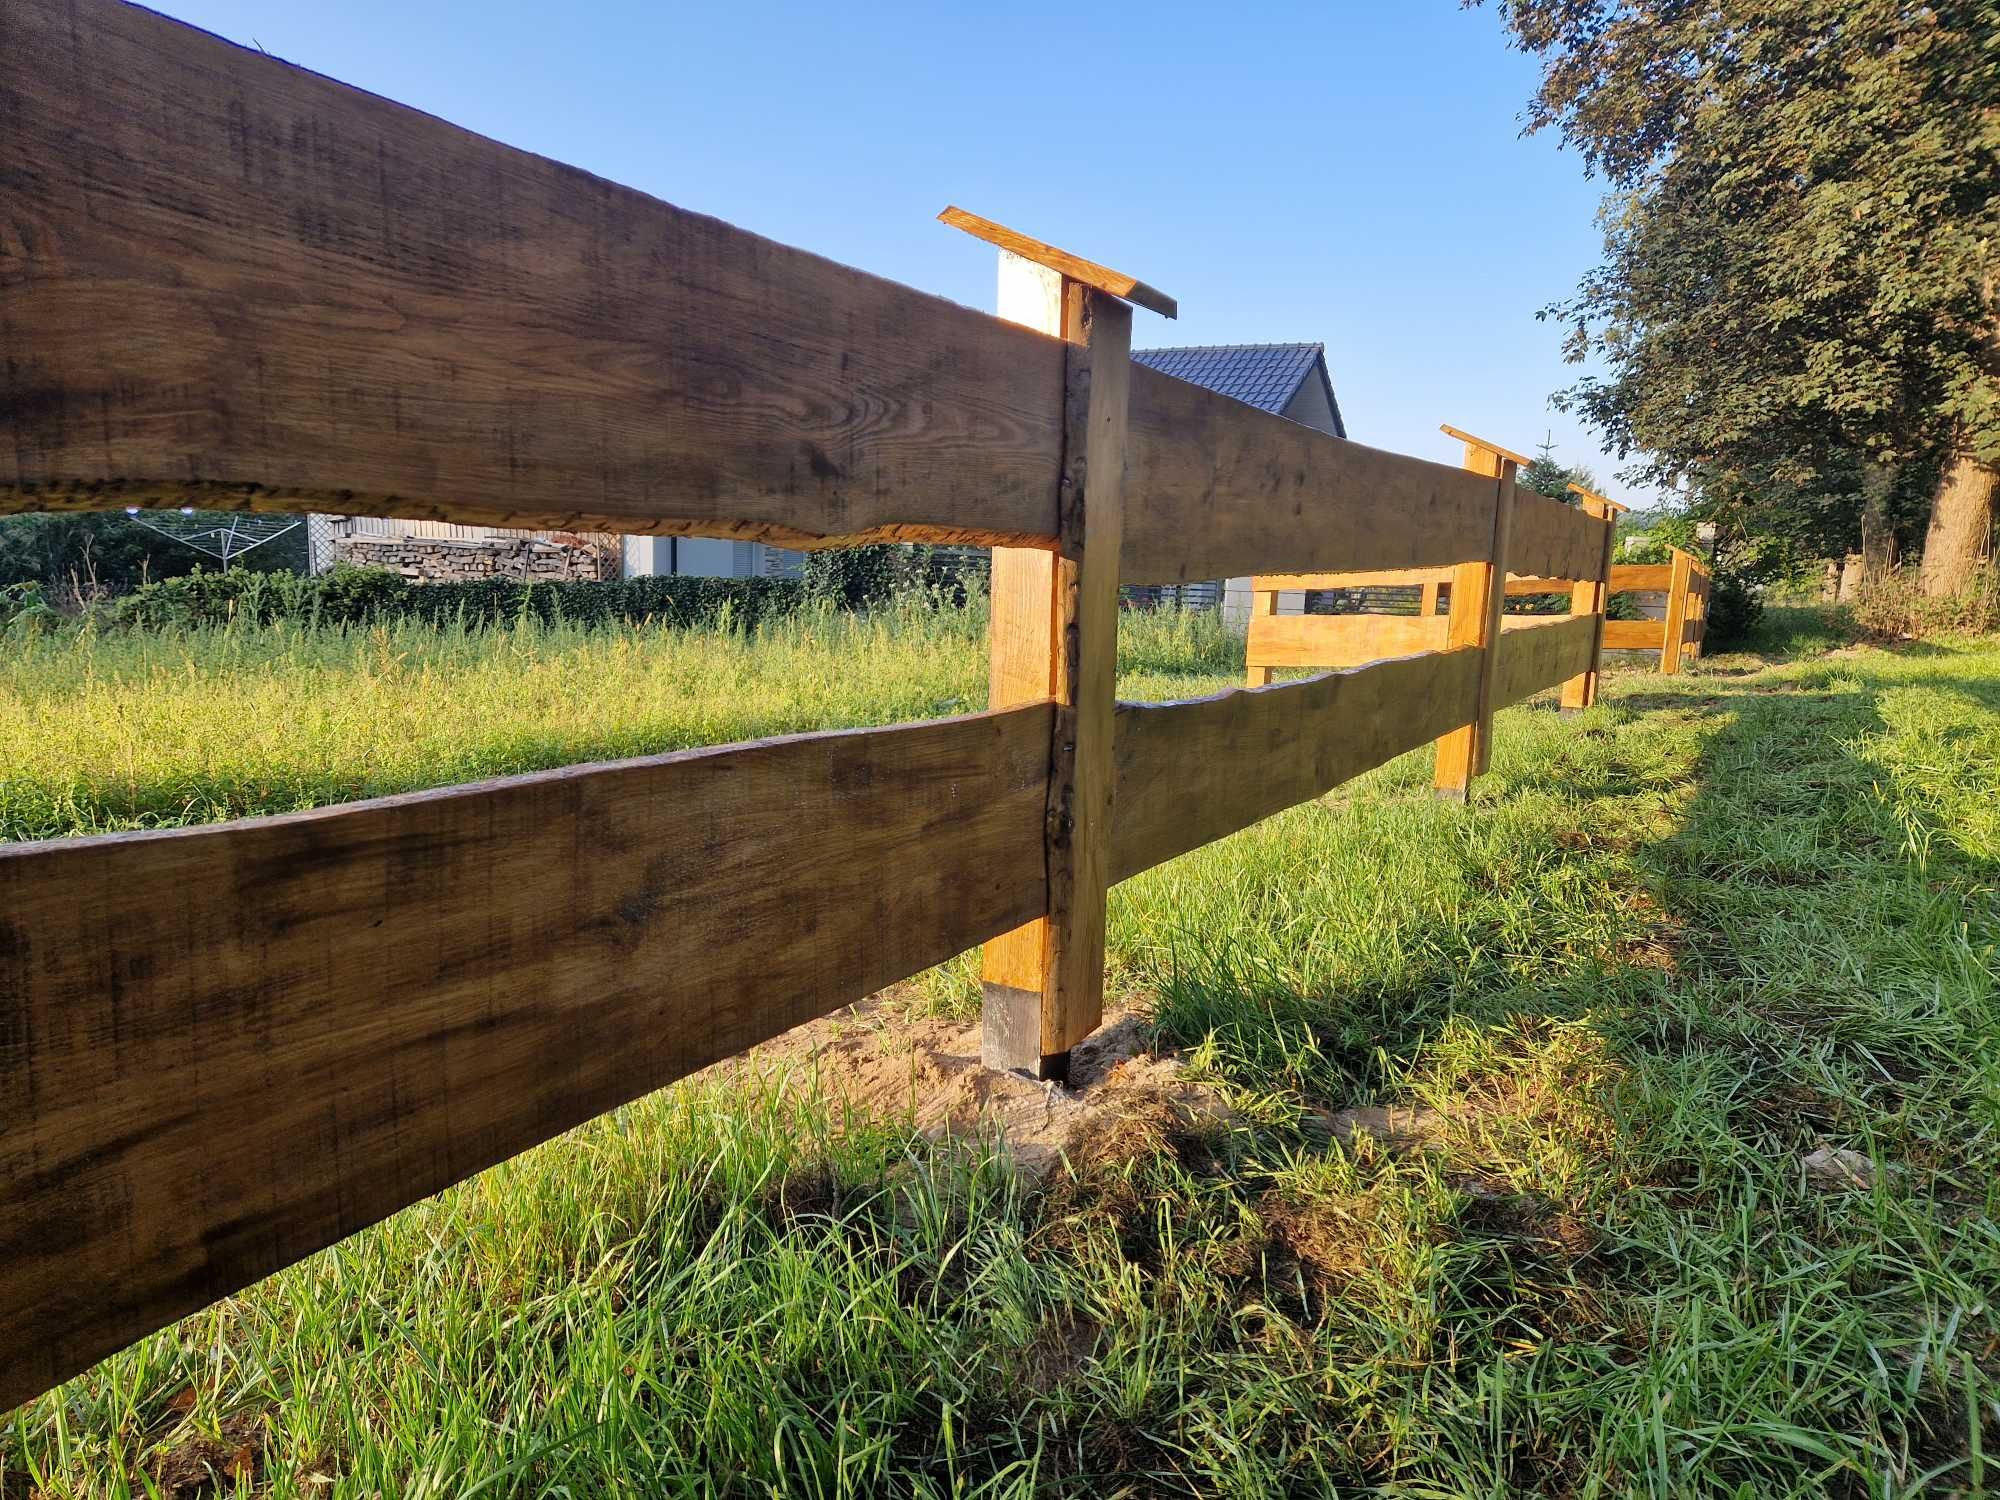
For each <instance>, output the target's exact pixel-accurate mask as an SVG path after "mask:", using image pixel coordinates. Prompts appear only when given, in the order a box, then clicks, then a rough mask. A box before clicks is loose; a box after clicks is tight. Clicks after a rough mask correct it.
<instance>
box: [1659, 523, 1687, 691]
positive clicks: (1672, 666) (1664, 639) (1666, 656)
mask: <svg viewBox="0 0 2000 1500" xmlns="http://www.w3.org/2000/svg"><path fill="white" fill-rule="evenodd" d="M1693 575H1694V558H1693V556H1692V555H1690V554H1689V553H1686V552H1683V551H1682V550H1681V549H1680V548H1679V547H1676V548H1674V560H1673V565H1672V573H1671V577H1670V580H1669V582H1668V584H1667V618H1666V620H1665V622H1664V623H1663V624H1662V625H1661V627H1660V670H1661V671H1662V672H1664V673H1665V674H1666V675H1667V676H1669V677H1673V676H1676V675H1678V674H1679V672H1680V669H1681V657H1682V655H1683V652H1682V650H1681V647H1682V644H1683V642H1684V641H1685V640H1686V638H1687V617H1688V581H1689V579H1690V578H1692V577H1693Z"/></svg>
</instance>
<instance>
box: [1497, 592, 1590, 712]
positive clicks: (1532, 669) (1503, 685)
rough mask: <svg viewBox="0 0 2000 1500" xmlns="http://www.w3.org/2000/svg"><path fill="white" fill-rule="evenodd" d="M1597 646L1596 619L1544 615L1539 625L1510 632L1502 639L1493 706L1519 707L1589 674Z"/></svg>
mask: <svg viewBox="0 0 2000 1500" xmlns="http://www.w3.org/2000/svg"><path fill="white" fill-rule="evenodd" d="M1596 646H1597V617H1596V616H1595V615H1574V616H1572V615H1544V616H1543V617H1542V622H1541V623H1539V624H1536V625H1532V626H1530V627H1528V628H1526V629H1523V630H1510V631H1508V632H1507V633H1506V634H1505V635H1503V636H1502V637H1501V638H1500V660H1499V664H1498V670H1497V671H1496V672H1495V674H1494V679H1493V706H1494V707H1495V708H1496V709H1500V708H1505V707H1507V705H1509V704H1510V703H1519V702H1520V701H1521V700H1522V699H1523V698H1532V697H1533V696H1534V695H1535V694H1536V693H1539V692H1541V691H1542V690H1543V689H1544V688H1552V687H1554V686H1556V685H1557V684H1558V683H1560V682H1563V681H1565V680H1566V679H1568V678H1571V677H1574V676H1576V675H1577V673H1579V672H1583V671H1586V670H1588V669H1589V667H1590V656H1591V652H1592V651H1593V650H1595V649H1596Z"/></svg>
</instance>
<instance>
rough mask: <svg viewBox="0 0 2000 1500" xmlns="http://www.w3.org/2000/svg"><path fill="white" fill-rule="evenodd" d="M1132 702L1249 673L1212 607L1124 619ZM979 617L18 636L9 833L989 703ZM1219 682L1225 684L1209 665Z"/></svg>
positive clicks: (6, 703)
mask: <svg viewBox="0 0 2000 1500" xmlns="http://www.w3.org/2000/svg"><path fill="white" fill-rule="evenodd" d="M1123 627H1124V628H1123V630H1122V632H1121V634H1122V647H1123V651H1124V654H1125V661H1126V675H1125V677H1124V679H1123V681H1122V682H1121V686H1122V687H1123V688H1124V690H1126V691H1127V693H1128V694H1129V695H1131V696H1138V697H1148V696H1155V697H1156V696H1163V695H1165V694H1166V693H1168V692H1171V691H1186V690H1188V689H1189V687H1190V685H1193V686H1194V687H1196V688H1197V689H1202V690H1206V689H1207V688H1208V687H1210V686H1213V685H1220V684H1221V683H1222V682H1223V681H1225V680H1228V679H1231V678H1233V677H1234V676H1235V675H1236V674H1237V673H1239V672H1240V670H1241V659H1242V646H1241V643H1240V641H1237V640H1236V639H1235V638H1234V637H1232V636H1230V635H1228V633H1227V632H1225V631H1224V630H1223V629H1222V628H1221V626H1220V624H1219V622H1218V621H1217V620H1216V617H1215V616H1214V615H1213V614H1194V613H1186V614H1184V613H1181V612H1178V611H1158V612H1145V613H1132V614H1128V615H1126V616H1125V619H1124V622H1123ZM985 628H986V627H985V615H984V613H983V611H982V610H979V609H970V610H950V609H946V610H929V609H911V610H902V611H882V612H878V613H874V614H870V615H865V616H857V615H851V614H844V613H839V612H835V611H831V610H828V611H805V612H801V613H797V614H792V615H787V616H783V617H781V618H779V619H776V620H773V621H767V622H764V623H761V624H759V625H758V626H757V627H756V628H755V629H752V630H748V631H745V630H735V629H730V628H728V627H726V626H723V627H703V628H695V629H672V628H658V627H651V626H634V625H611V626H596V627H584V626H577V625H563V624H554V625H550V624H539V623H537V622H535V621H534V620H532V619H528V620H524V621H521V622H519V623H517V624H515V625H513V626H511V627H505V628H497V629H486V628H472V629H467V628H465V627H464V626H462V625H460V626H443V627H433V626H429V625H424V624H416V623H411V622H398V623H394V624H386V625H375V626H366V625H336V626H328V627H321V628H301V627H298V626H293V625H284V624H279V625H272V626H268V627H264V626H256V625H240V626H239V625H231V626H225V627H203V628H197V629H191V630H186V631H163V632H153V631H113V632H106V633H102V634H100V633H98V632H95V631H90V630H81V631H30V630H23V631H17V632H12V633H9V634H8V635H7V637H6V647H7V649H6V650H5V651H4V652H0V840H4V839H15V840H19V839H38V838H53V837H58V836H61V835H64V834H73V833H102V832H112V831H117V830H120V829H130V828H167V827H179V826H183V825H186V824H193V823H205V822H212V821H216V820H218V819H223V818H231V817H241V816H246V815H249V814H254V813H272V812H289V811H295V810H297V809H300V808H305V807H316V806H323V805H325V804H328V803H332V802H342V801H350V800H352V799H354V798H358V797H370V796H377V795H382V794H386V793H390V792H400V791H408V790H412V789H415V788H419V787H428V786H438V785H446V784H451V783H457V782H464V781H472V780H477V779H479V778H481V777H486V776H501V775H508V774H512V773H516V772H522V771H533V770H541V769H545V768H548V767H552V766H560V765H568V764H572V763H576V762H580V761H590V760H605V759H612V758H616V757H621V756H632V755H646V754H656V753H660V752H663V751H669V750H679V749H685V748H688V747H690V746H696V745H712V744H724V743H728V742H731V741H735V740H745V739H754V738H758V737H760V736H765V735H774V734H792V733H799V732H803V731H806V730H813V729H825V728H832V727H845V726H853V725H866V724H890V723H896V722H899V721H903V720H909V719H925V718H936V717H940V716H943V715H948V714H960V713H972V712H977V711H978V710H980V709H982V708H984V707H985V706H986V656H985V644H984V642H985ZM1210 679H1212V682H1211V680H1210Z"/></svg>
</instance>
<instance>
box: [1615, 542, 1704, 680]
mask: <svg viewBox="0 0 2000 1500" xmlns="http://www.w3.org/2000/svg"><path fill="white" fill-rule="evenodd" d="M1711 581H1712V580H1711V579H1710V577H1709V573H1708V569H1707V568H1705V567H1703V566H1702V562H1701V559H1700V558H1698V557H1696V556H1695V555H1694V554H1693V553H1692V552H1684V551H1682V550H1681V549H1680V548H1679V547H1676V548H1674V549H1673V561H1672V562H1670V563H1645V564H1625V563H1620V564H1619V565H1618V566H1617V567H1615V568H1613V569H1612V570H1611V592H1612V593H1614V594H1661V595H1664V596H1665V598H1666V610H1665V617H1664V618H1663V619H1658V620H1607V621H1605V622H1604V644H1605V647H1606V648H1607V649H1609V650H1613V651H1657V652H1659V653H1660V670H1661V671H1662V672H1678V671H1680V669H1681V662H1682V661H1683V660H1684V659H1685V658H1687V657H1691V656H1692V657H1699V656H1700V655H1701V645H1702V641H1703V639H1704V638H1705V637H1706V636H1707V635H1708V591H1709V587H1710V584H1711Z"/></svg>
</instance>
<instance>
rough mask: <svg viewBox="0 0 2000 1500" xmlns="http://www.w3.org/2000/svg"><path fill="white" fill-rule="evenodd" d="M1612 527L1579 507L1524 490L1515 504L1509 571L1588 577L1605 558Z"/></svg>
mask: <svg viewBox="0 0 2000 1500" xmlns="http://www.w3.org/2000/svg"><path fill="white" fill-rule="evenodd" d="M1610 524H1611V523H1610V522H1609V521H1605V520H1600V519H1598V518H1597V517H1596V516H1593V515H1590V514H1589V513H1588V512H1586V511H1584V510H1583V509H1582V508H1581V507H1579V506H1575V505H1565V504H1563V503H1562V501H1560V500H1551V499H1550V498H1549V497H1548V496H1547V495H1538V494H1536V493H1535V492H1534V491H1533V490H1522V491H1521V494H1520V498H1519V499H1518V500H1517V501H1516V502H1515V505H1514V529H1513V534H1512V536H1511V538H1510V539H1509V542H1508V552H1507V566H1508V569H1509V570H1510V571H1511V572H1513V573H1515V574H1516V575H1518V576H1520V577H1523V578H1528V577H1535V578H1559V579H1563V580H1565V582H1567V581H1568V580H1570V579H1576V578H1588V577H1590V576H1591V575H1592V574H1594V573H1595V572H1596V571H1597V568H1598V565H1599V559H1600V558H1602V556H1603V555H1604V533H1605V530H1606V528H1607V527H1608V526H1609V525H1610Z"/></svg>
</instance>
